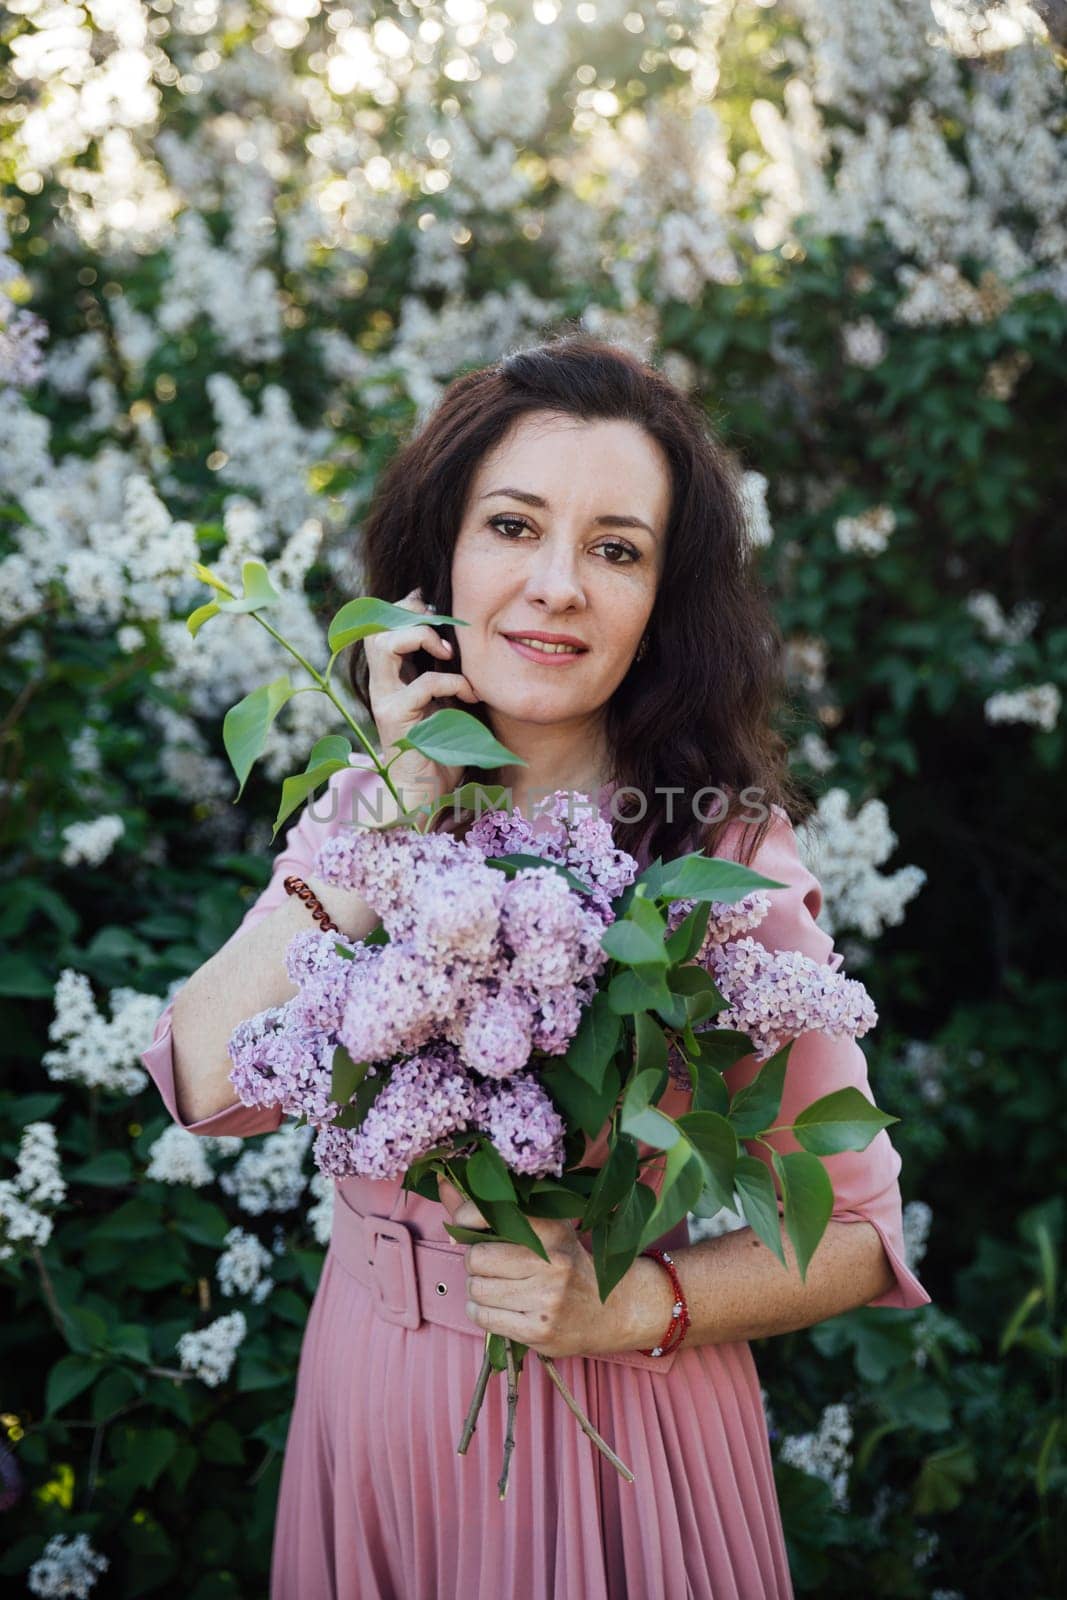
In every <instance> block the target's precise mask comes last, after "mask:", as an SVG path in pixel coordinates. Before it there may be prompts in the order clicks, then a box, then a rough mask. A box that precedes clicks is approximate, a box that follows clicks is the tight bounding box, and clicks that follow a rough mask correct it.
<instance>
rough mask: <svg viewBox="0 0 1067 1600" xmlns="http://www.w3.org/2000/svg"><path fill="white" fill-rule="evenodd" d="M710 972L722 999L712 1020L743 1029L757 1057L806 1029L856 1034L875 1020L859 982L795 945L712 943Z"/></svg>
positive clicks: (770, 1053) (749, 941)
mask: <svg viewBox="0 0 1067 1600" xmlns="http://www.w3.org/2000/svg"><path fill="white" fill-rule="evenodd" d="M709 971H710V972H711V975H712V977H713V978H714V979H715V983H716V986H717V988H718V989H719V992H720V993H721V995H722V997H723V999H724V1000H725V1001H726V1002H727V1008H726V1010H725V1011H720V1012H719V1013H718V1015H717V1017H716V1018H715V1022H716V1025H717V1026H718V1027H720V1028H736V1029H737V1030H738V1031H739V1032H741V1033H746V1034H748V1036H749V1038H750V1039H751V1040H752V1041H753V1044H754V1045H755V1047H756V1048H755V1051H754V1054H755V1056H756V1059H757V1060H758V1061H766V1060H768V1059H769V1057H771V1056H773V1055H775V1054H776V1053H777V1052H778V1051H779V1050H780V1049H781V1048H782V1046H783V1045H784V1044H785V1043H786V1041H787V1039H792V1038H795V1037H796V1036H797V1035H798V1034H801V1033H806V1032H808V1031H809V1029H816V1030H817V1031H818V1032H819V1033H828V1034H830V1035H831V1036H832V1037H833V1038H836V1039H843V1038H848V1037H851V1038H859V1037H862V1035H863V1034H865V1033H867V1032H868V1031H869V1030H870V1029H871V1028H873V1027H874V1025H875V1023H876V1022H877V1021H878V1013H877V1011H876V1010H875V1008H874V1002H873V1001H872V999H871V997H870V995H869V994H868V993H867V990H866V989H865V988H864V986H863V984H862V983H859V982H857V981H856V979H854V978H846V977H845V976H844V974H843V973H840V972H835V971H834V970H833V969H832V968H831V967H828V966H825V965H823V964H821V963H820V962H818V961H813V960H812V959H811V957H810V956H806V955H803V954H802V952H801V951H799V950H768V949H767V948H766V946H764V945H762V944H759V943H758V942H757V941H756V940H755V939H737V940H734V941H733V942H732V943H731V944H726V945H715V946H713V947H712V951H711V957H710V965H709Z"/></svg>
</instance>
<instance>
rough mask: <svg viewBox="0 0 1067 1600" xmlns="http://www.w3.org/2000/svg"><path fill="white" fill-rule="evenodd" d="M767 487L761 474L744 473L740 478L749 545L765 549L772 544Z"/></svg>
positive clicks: (772, 534)
mask: <svg viewBox="0 0 1067 1600" xmlns="http://www.w3.org/2000/svg"><path fill="white" fill-rule="evenodd" d="M768 487H769V485H768V483H767V479H766V478H765V477H764V475H763V473H762V472H745V473H743V474H742V476H741V499H742V502H743V504H744V508H745V522H746V525H747V528H748V537H749V543H750V544H752V545H753V546H754V547H755V548H757V549H765V548H766V546H767V545H769V544H773V542H774V529H773V528H772V527H771V514H770V511H769V509H768V507H767V489H768Z"/></svg>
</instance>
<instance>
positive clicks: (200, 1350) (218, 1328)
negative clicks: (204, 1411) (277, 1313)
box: [175, 1311, 248, 1389]
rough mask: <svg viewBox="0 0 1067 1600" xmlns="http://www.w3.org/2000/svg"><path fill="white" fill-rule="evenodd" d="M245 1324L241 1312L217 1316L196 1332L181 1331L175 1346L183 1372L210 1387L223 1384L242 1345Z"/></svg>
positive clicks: (245, 1330)
mask: <svg viewBox="0 0 1067 1600" xmlns="http://www.w3.org/2000/svg"><path fill="white" fill-rule="evenodd" d="M247 1332H248V1324H247V1322H246V1321H245V1315H244V1312H243V1311H231V1312H229V1313H228V1314H227V1315H226V1316H223V1317H216V1318H215V1321H214V1322H211V1323H209V1324H208V1326H207V1327H206V1328H201V1329H199V1330H198V1331H194V1332H189V1333H183V1334H182V1336H181V1338H180V1339H179V1340H178V1343H177V1345H176V1346H175V1349H176V1350H177V1352H178V1359H179V1361H180V1362H181V1365H182V1367H183V1369H184V1370H185V1371H186V1372H193V1373H195V1374H196V1376H197V1377H198V1378H199V1379H200V1381H201V1383H206V1384H207V1386H208V1388H209V1389H217V1388H218V1386H219V1384H220V1383H225V1381H226V1379H227V1378H228V1377H229V1375H230V1370H231V1368H232V1367H233V1363H234V1358H235V1357H236V1355H237V1351H238V1349H239V1347H240V1345H241V1344H242V1342H243V1340H244V1337H245V1334H246V1333H247Z"/></svg>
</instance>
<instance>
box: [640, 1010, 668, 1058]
mask: <svg viewBox="0 0 1067 1600" xmlns="http://www.w3.org/2000/svg"><path fill="white" fill-rule="evenodd" d="M634 1037H635V1040H636V1043H637V1065H638V1068H639V1069H640V1070H641V1071H642V1072H644V1071H646V1070H652V1071H654V1072H656V1073H661V1072H666V1070H667V1039H666V1036H665V1034H664V1032H663V1029H662V1028H661V1027H660V1025H659V1023H658V1022H656V1020H655V1019H654V1018H653V1017H650V1016H649V1015H648V1014H647V1012H642V1013H641V1014H640V1015H639V1016H637V1017H635V1018H634Z"/></svg>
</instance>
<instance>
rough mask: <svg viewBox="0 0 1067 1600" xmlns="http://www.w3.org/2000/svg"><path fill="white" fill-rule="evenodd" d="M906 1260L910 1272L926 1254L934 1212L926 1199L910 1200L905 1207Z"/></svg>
mask: <svg viewBox="0 0 1067 1600" xmlns="http://www.w3.org/2000/svg"><path fill="white" fill-rule="evenodd" d="M903 1217H904V1261H905V1264H906V1266H907V1268H908V1270H909V1272H914V1271H916V1269H917V1268H918V1265H919V1262H920V1261H921V1260H922V1258H923V1256H924V1255H925V1254H926V1241H927V1238H928V1237H929V1233H930V1222H931V1219H932V1217H933V1212H932V1211H931V1209H930V1207H929V1206H928V1205H927V1204H926V1201H925V1200H909V1201H908V1203H907V1205H906V1206H905V1207H904V1212H903Z"/></svg>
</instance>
